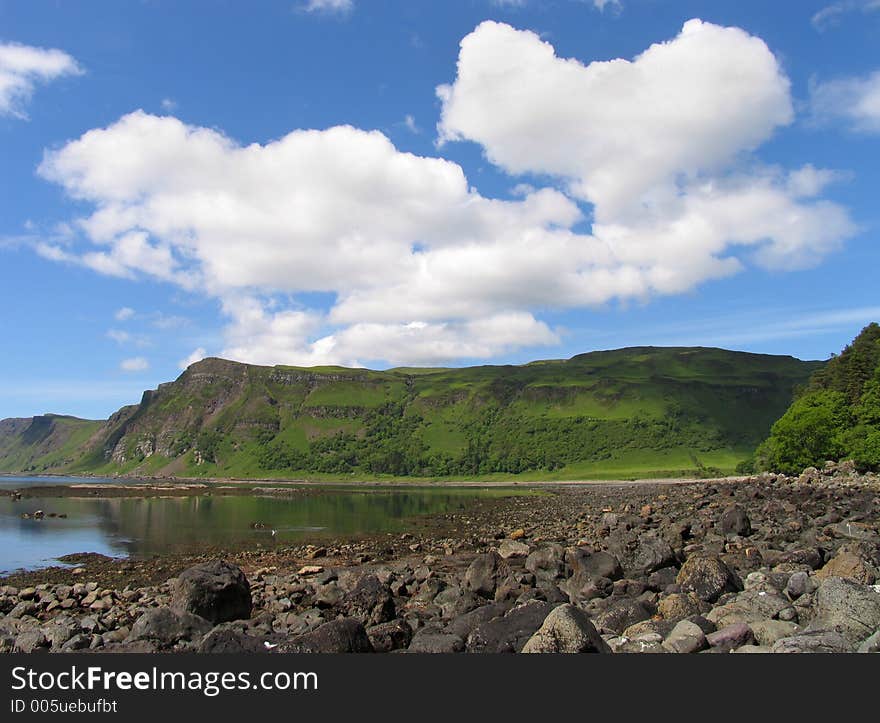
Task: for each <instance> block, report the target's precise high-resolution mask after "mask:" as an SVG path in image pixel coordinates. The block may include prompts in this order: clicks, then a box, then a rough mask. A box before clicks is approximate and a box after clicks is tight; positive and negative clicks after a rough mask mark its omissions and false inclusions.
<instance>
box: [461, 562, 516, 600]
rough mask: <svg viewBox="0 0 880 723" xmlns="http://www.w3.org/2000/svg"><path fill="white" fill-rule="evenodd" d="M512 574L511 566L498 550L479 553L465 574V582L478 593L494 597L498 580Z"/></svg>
mask: <svg viewBox="0 0 880 723" xmlns="http://www.w3.org/2000/svg"><path fill="white" fill-rule="evenodd" d="M509 574H510V567H509V566H508V564H507V563H506V562H505V561H504V559H503V558H502V557H501V556H500V555H499V554H498V553H497V552H494V551H493V552H487V553H486V554H484V555H477V556H476V557H475V558H474V559H473V561H472V562H471V564H470V566H469V567H468V569H467V571H466V572H465V575H464V580H465V584H466V585H467V586H468V588H470V589H471V590H473V592H475V593H476V594H477V595H481V596H483V597H492V596H493V595H495V590H496V588H497V587H498V581H499V580H503V579H504V578H506V577H507V576H508V575H509Z"/></svg>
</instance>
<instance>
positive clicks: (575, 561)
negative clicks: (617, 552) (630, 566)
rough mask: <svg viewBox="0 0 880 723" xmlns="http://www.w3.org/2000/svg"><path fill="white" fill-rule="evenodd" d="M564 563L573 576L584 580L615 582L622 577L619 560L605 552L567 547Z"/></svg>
mask: <svg viewBox="0 0 880 723" xmlns="http://www.w3.org/2000/svg"><path fill="white" fill-rule="evenodd" d="M565 562H566V564H567V565H568V566H569V567H570V568H571V572H572V575H573V576H575V577H582V578H584V579H585V580H588V579H595V578H599V577H604V578H607V579H609V580H617V579H619V578H621V577H623V569H622V568H621V567H620V560H618V559H617V558H616V557H615V556H614V555H612V554H611V553H610V552H606V551H605V550H597V551H595V552H594V551H591V550H588V549H585V548H583V547H569V548H568V549H567V550H566V551H565Z"/></svg>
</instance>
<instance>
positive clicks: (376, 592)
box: [341, 575, 395, 625]
mask: <svg viewBox="0 0 880 723" xmlns="http://www.w3.org/2000/svg"><path fill="white" fill-rule="evenodd" d="M341 605H342V608H343V610H345V612H346V614H347V615H348V616H349V617H353V618H358V619H359V620H362V621H363V622H364V624H365V625H379V624H380V623H387V622H388V621H389V620H392V619H393V618H394V612H395V610H394V597H393V596H392V594H391V588H390V587H389V586H388V585H385V584H383V583H381V582H379V578H378V577H376V576H375V575H364V576H363V577H362V578H360V580H358V582H357V584H356V585H355V586H354V589H353V590H352V591H351V592H349V593H348V594H347V595H345V597H343V599H342V603H341Z"/></svg>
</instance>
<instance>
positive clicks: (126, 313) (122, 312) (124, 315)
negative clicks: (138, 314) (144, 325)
mask: <svg viewBox="0 0 880 723" xmlns="http://www.w3.org/2000/svg"><path fill="white" fill-rule="evenodd" d="M133 316H134V309H132V308H131V307H130V306H123V307H122V308H121V309H117V311H116V313H115V314H114V315H113V318H115V319H116V321H128V320H129V319H131V317H133Z"/></svg>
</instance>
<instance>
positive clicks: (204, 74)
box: [0, 0, 880, 418]
mask: <svg viewBox="0 0 880 723" xmlns="http://www.w3.org/2000/svg"><path fill="white" fill-rule="evenodd" d="M877 48H880V0H838V1H837V2H834V1H833V0H791V1H784V2H783V1H780V2H773V3H767V2H766V1H765V0H735V1H734V0H731V1H728V0H712V2H705V1H704V2H694V1H688V0H619V1H617V2H615V1H614V0H449V1H447V2H442V3H440V2H429V1H428V0H400V1H397V2H395V1H393V0H301V1H298V0H285V1H278V2H269V1H262V2H261V1H259V0H255V1H254V2H249V3H242V2H233V1H232V0H228V1H224V0H215V1H214V2H211V3H205V2H195V1H193V2H185V1H183V0H180V1H178V0H140V1H135V0H129V1H120V0H92V1H91V2H88V3H71V2H63V1H62V0H51V1H50V0H0V304H2V309H3V311H2V314H0V339H2V344H3V353H2V354H0V418H3V417H10V416H30V415H33V414H42V413H46V412H55V413H68V414H75V415H77V416H83V417H90V418H103V417H106V416H107V415H109V414H110V413H112V412H113V411H115V410H116V409H117V408H118V407H120V406H122V405H123V404H130V403H134V402H137V401H138V400H139V399H140V396H141V393H142V391H143V390H144V389H148V388H155V386H156V385H157V384H159V383H161V382H164V381H169V380H171V379H174V378H175V377H176V376H177V375H179V374H180V373H181V370H182V369H184V368H186V366H187V365H188V364H190V363H192V362H194V361H197V360H198V359H200V358H203V357H205V356H222V357H225V358H230V359H236V360H239V361H245V362H251V363H258V364H292V365H299V366H313V365H327V364H341V365H346V366H366V367H370V368H380V369H381V368H388V367H393V366H462V365H471V364H486V363H491V364H508V363H523V362H526V361H530V360H535V359H549V358H567V357H570V356H573V355H574V354H578V353H583V352H588V351H592V350H597V349H611V348H619V347H624V346H640V345H664V346H671V345H701V346H720V347H725V348H730V349H739V350H745V351H752V352H759V353H769V354H790V355H793V356H796V357H799V358H802V359H824V358H828V356H829V355H830V354H832V353H835V352H838V351H840V349H841V348H842V347H843V346H844V345H845V344H846V343H847V342H848V341H849V340H851V339H852V338H853V336H855V334H857V333H858V331H859V330H860V329H861V328H862V327H863V326H864V325H865V324H867V323H869V322H870V321H873V320H880V294H878V289H877V277H878V274H877V269H878V253H877V227H878V221H880V218H878V204H877V202H876V201H877V190H876V189H877V188H880V164H878V160H880V153H878V150H880V53H878V50H877Z"/></svg>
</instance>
